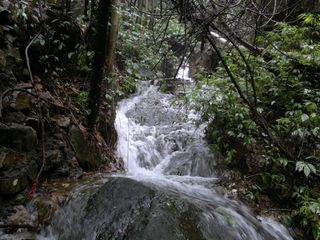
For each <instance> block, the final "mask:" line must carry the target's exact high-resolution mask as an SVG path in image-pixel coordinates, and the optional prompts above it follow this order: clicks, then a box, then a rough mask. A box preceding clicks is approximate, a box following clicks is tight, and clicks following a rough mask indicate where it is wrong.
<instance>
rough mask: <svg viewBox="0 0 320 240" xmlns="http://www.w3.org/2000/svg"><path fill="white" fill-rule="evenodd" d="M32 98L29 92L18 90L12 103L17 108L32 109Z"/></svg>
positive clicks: (11, 105)
mask: <svg viewBox="0 0 320 240" xmlns="http://www.w3.org/2000/svg"><path fill="white" fill-rule="evenodd" d="M31 100H32V98H31V96H30V95H29V94H28V93H25V92H17V93H16V94H14V100H13V102H12V103H11V104H10V107H12V108H13V109H15V110H18V111H20V110H30V109H31V107H32V101H31Z"/></svg>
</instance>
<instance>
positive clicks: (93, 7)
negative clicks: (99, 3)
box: [90, 0, 96, 19]
mask: <svg viewBox="0 0 320 240" xmlns="http://www.w3.org/2000/svg"><path fill="white" fill-rule="evenodd" d="M90 8H91V13H90V17H91V19H93V18H94V15H95V9H96V0H91V6H90Z"/></svg>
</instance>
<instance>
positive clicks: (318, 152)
mask: <svg viewBox="0 0 320 240" xmlns="http://www.w3.org/2000/svg"><path fill="white" fill-rule="evenodd" d="M300 21H301V22H300V24H299V25H297V26H293V25H288V24H285V23H281V24H279V25H278V28H277V29H276V30H275V31H273V32H270V33H269V34H267V35H266V36H260V37H258V39H257V41H258V43H259V44H260V46H262V47H263V48H264V49H265V50H264V53H263V55H262V56H253V55H252V54H250V53H249V52H246V51H244V50H242V53H243V54H244V56H245V57H246V59H247V61H248V63H249V66H250V68H251V70H252V73H253V77H254V82H255V92H254V91H253V89H252V87H251V80H250V76H249V74H248V66H247V65H246V64H245V63H244V62H243V61H242V57H241V56H240V54H239V53H238V52H237V51H232V52H231V53H229V54H226V55H225V56H224V58H225V61H226V62H227V64H228V66H229V68H230V70H231V72H232V74H233V76H234V78H235V79H236V81H237V82H238V84H239V86H240V89H241V91H242V93H243V94H244V96H245V97H246V98H247V99H253V98H254V95H256V96H257V105H256V106H255V111H256V113H255V112H253V111H252V110H251V109H250V107H249V106H248V105H247V104H246V103H245V102H244V101H243V99H242V98H241V97H240V96H239V94H238V92H237V90H236V88H235V86H234V85H233V84H232V82H231V81H230V78H229V76H228V75H227V74H226V72H225V70H224V68H222V67H219V68H218V69H217V70H216V72H214V73H210V74H208V73H207V74H200V75H199V76H198V77H197V78H198V80H199V84H198V90H197V92H196V93H193V94H192V96H191V97H193V98H194V99H195V102H196V104H195V108H196V109H197V110H199V111H201V113H202V119H203V120H206V121H209V122H210V123H209V126H208V128H207V138H208V139H209V142H210V143H211V144H212V146H213V148H214V149H215V150H216V151H219V152H220V153H221V154H222V155H223V156H224V157H225V159H226V162H227V163H228V164H229V165H230V166H232V167H237V168H240V169H242V170H245V171H250V172H251V173H254V174H255V175H256V176H259V177H257V178H256V184H258V186H259V189H260V188H261V191H260V190H259V192H265V193H267V194H269V196H271V197H272V198H274V199H276V200H277V201H279V202H282V204H284V205H286V206H287V207H291V208H295V209H296V212H295V213H296V214H295V220H296V221H298V224H299V225H300V227H302V228H303V229H304V230H305V231H306V234H307V236H308V237H309V238H313V239H320V212H319V197H320V194H319V190H320V189H319V171H320V146H319V143H320V108H319V106H320V82H319V77H320V61H319V60H320V44H319V40H320V39H319V34H318V33H319V30H320V20H319V18H318V16H316V15H311V14H308V15H302V16H300ZM257 113H258V114H259V115H260V116H261V117H262V118H263V120H264V121H265V125H266V126H267V128H268V130H269V132H267V131H266V129H264V128H262V127H261V124H259V123H261V122H259V120H258V119H257V118H258V117H257ZM270 134H272V136H273V139H272V138H271V137H270ZM275 139H276V140H275ZM275 141H278V142H280V144H281V145H282V146H284V149H280V148H279V144H276V142H275ZM286 152H287V153H288V154H286ZM297 189H300V191H299V194H298V193H297ZM301 189H303V190H301ZM255 197H256V196H255Z"/></svg>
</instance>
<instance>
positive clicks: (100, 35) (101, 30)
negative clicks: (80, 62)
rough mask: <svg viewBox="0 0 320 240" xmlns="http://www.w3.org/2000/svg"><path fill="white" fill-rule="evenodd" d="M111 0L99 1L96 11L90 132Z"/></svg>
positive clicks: (98, 94)
mask: <svg viewBox="0 0 320 240" xmlns="http://www.w3.org/2000/svg"><path fill="white" fill-rule="evenodd" d="M111 4H112V1H111V0H100V1H99V5H98V9H97V27H96V29H97V34H96V42H95V49H94V52H95V56H94V61H93V69H92V71H93V72H92V76H91V82H90V91H89V99H88V108H89V111H90V113H89V115H88V127H89V129H90V131H91V132H93V131H94V130H95V125H96V120H97V116H98V114H99V109H100V102H101V95H102V80H103V78H104V64H105V61H106V56H107V39H108V38H109V36H108V34H109V31H110V29H109V24H108V22H109V21H110V16H111Z"/></svg>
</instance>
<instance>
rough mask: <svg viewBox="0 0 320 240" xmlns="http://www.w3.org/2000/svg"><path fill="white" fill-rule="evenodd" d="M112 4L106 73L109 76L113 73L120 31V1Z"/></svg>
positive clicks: (114, 1) (115, 0) (112, 0)
mask: <svg viewBox="0 0 320 240" xmlns="http://www.w3.org/2000/svg"><path fill="white" fill-rule="evenodd" d="M111 2H112V10H111V28H110V33H109V37H108V41H107V57H106V71H107V73H108V74H110V73H111V72H112V70H113V65H114V62H115V54H116V47H117V38H118V29H119V14H118V6H119V0H111Z"/></svg>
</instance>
